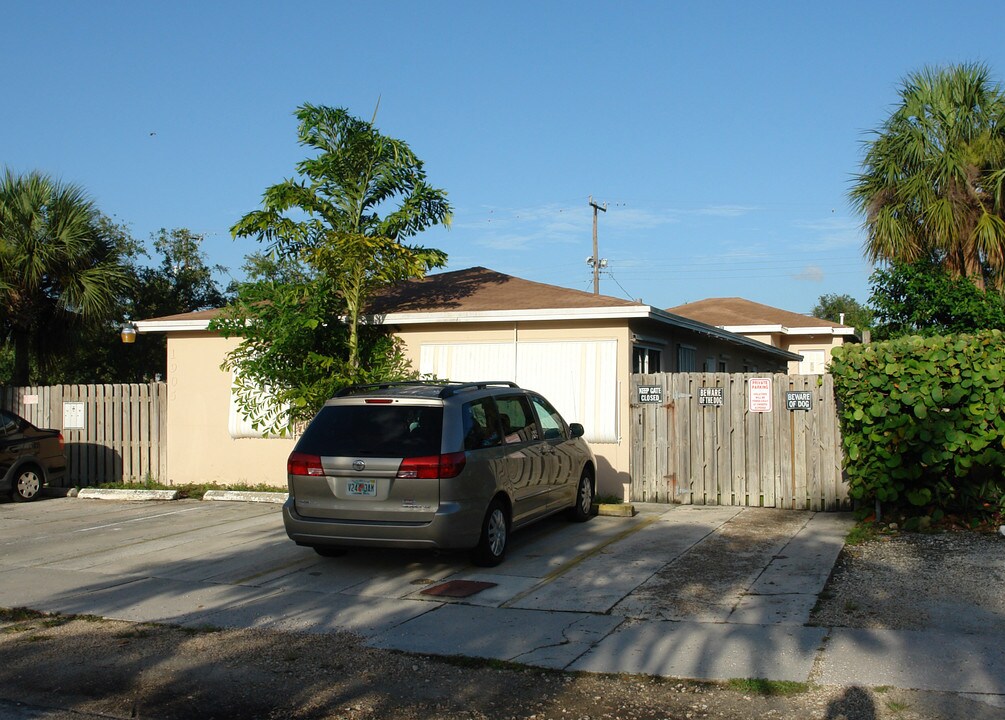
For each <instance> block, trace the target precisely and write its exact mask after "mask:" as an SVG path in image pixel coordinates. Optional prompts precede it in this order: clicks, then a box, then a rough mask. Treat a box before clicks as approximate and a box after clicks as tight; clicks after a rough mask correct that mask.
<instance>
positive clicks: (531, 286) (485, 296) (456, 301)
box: [145, 267, 642, 322]
mask: <svg viewBox="0 0 1005 720" xmlns="http://www.w3.org/2000/svg"><path fill="white" fill-rule="evenodd" d="M633 306H634V307H642V306H641V305H640V304H639V303H636V302H631V301H629V300H621V299H619V298H614V297H609V296H607V295H594V294H593V293H588V292H584V291H582V290H570V289H568V288H563V287H558V286H557V285H546V284H544V283H538V282H533V281H531V280H524V279H522V278H518V277H513V276H512V275H505V274H503V273H500V272H496V271H494V270H489V269H488V268H483V267H473V268H467V269H465V270H454V271H452V272H444V273H437V274H436V275H427V276H426V277H424V278H422V279H421V280H408V281H405V282H403V283H399V284H398V285H394V286H392V287H389V288H387V289H385V290H382V291H381V292H379V293H377V294H376V295H375V296H374V297H372V298H371V299H370V305H369V307H368V308H367V312H368V313H372V314H375V315H386V314H388V313H428V312H479V311H489V310H502V311H506V310H551V309H568V308H607V307H633ZM219 314H220V311H219V309H213V310H199V311H197V312H191V313H183V314H179V315H167V316H164V317H157V318H146V319H145V320H146V321H148V322H154V321H156V322H160V321H170V320H212V319H213V318H215V317H217V316H218V315H219Z"/></svg>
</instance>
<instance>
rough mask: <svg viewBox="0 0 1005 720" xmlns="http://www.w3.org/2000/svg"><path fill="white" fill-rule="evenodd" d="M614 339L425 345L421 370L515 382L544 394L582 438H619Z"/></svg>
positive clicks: (445, 375) (459, 377) (457, 377)
mask: <svg viewBox="0 0 1005 720" xmlns="http://www.w3.org/2000/svg"><path fill="white" fill-rule="evenodd" d="M617 368H618V343H617V340H591V341H553V342H520V343H445V344H428V345H427V344H424V345H422V347H421V348H420V352H419V372H421V373H422V374H423V375H435V376H436V377H438V378H440V379H444V380H455V381H462V382H463V381H475V380H513V381H515V382H516V383H517V384H518V385H520V387H523V388H527V389H528V390H535V391H537V392H539V393H541V394H542V395H544V396H545V397H546V398H548V400H550V401H551V403H552V404H553V405H554V406H555V408H556V409H557V410H558V411H559V412H560V413H561V414H562V417H564V418H565V419H566V421H567V422H578V423H581V424H582V425H583V426H584V427H585V428H586V439H587V440H588V441H590V442H597V443H616V442H618V375H617Z"/></svg>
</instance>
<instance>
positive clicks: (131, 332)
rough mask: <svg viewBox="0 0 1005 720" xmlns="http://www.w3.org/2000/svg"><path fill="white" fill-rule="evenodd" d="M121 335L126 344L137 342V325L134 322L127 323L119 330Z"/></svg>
mask: <svg viewBox="0 0 1005 720" xmlns="http://www.w3.org/2000/svg"><path fill="white" fill-rule="evenodd" d="M119 337H120V338H122V342H124V343H125V344H126V345H132V344H133V343H134V342H136V327H135V326H134V325H133V324H132V323H126V324H125V325H123V326H122V329H121V330H120V331H119Z"/></svg>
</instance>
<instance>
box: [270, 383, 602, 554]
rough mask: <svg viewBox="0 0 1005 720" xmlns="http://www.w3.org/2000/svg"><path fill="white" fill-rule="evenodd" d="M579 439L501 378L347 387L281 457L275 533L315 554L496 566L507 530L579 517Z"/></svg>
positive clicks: (590, 471)
mask: <svg viewBox="0 0 1005 720" xmlns="http://www.w3.org/2000/svg"><path fill="white" fill-rule="evenodd" d="M583 432H584V431H583V426H582V425H579V424H578V423H571V424H569V423H566V422H565V420H564V419H563V418H562V416H561V415H559V414H558V412H557V411H556V410H555V408H554V407H552V406H551V405H550V404H549V403H548V401H547V400H545V399H544V398H543V397H541V396H540V395H538V394H537V393H535V392H530V391H528V390H524V389H522V388H520V387H518V386H517V385H515V384H514V383H511V382H505V381H496V382H480V383H444V382H433V383H429V382H406V383H385V384H380V385H364V386H356V387H352V388H348V389H346V390H343V391H341V392H340V393H339V394H338V395H336V396H335V397H334V398H332V399H331V400H329V401H328V402H327V403H326V404H325V406H324V407H323V408H322V409H321V411H320V412H319V413H318V414H317V416H316V417H315V418H314V420H313V421H311V424H310V426H309V427H308V428H307V430H306V431H305V432H304V434H303V436H302V437H301V438H300V441H299V442H298V443H297V446H296V448H295V449H294V451H293V453H292V454H291V455H290V458H289V463H288V466H287V471H288V479H289V490H290V497H289V500H288V501H287V502H286V505H285V506H284V508H283V518H284V521H285V524H286V532H287V534H288V535H289V536H290V538H292V539H293V540H294V541H296V542H297V544H299V545H306V546H309V547H313V548H314V549H315V550H316V551H317V552H318V553H319V554H321V555H328V554H336V553H338V552H341V548H342V547H343V546H353V545H356V546H360V545H362V546H371V547H390V548H458V549H460V548H472V549H473V551H474V552H473V559H474V561H475V563H476V564H478V565H497V564H498V563H500V562H502V560H503V556H504V554H505V552H506V544H507V539H508V537H509V531H510V530H515V529H516V528H518V527H521V526H523V525H527V524H529V523H531V522H533V521H535V520H539V519H540V518H543V517H546V516H548V515H551V514H554V513H557V512H560V511H567V512H568V513H569V516H570V518H571V519H573V520H576V521H580V522H581V521H584V520H588V519H589V518H590V514H591V509H592V508H591V506H592V503H593V494H594V487H595V486H594V482H595V478H596V461H595V460H594V457H593V453H592V452H591V451H590V447H589V446H588V445H587V444H586V441H585V440H584V439H583Z"/></svg>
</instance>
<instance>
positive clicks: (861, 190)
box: [850, 64, 1005, 289]
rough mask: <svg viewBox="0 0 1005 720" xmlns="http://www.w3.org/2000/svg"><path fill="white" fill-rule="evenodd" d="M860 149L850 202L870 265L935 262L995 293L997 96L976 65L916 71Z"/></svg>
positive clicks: (1000, 170)
mask: <svg viewBox="0 0 1005 720" xmlns="http://www.w3.org/2000/svg"><path fill="white" fill-rule="evenodd" d="M900 97H901V102H900V105H899V106H898V107H897V108H896V109H895V110H894V112H893V114H892V115H891V116H890V118H889V119H888V120H887V121H886V122H885V123H884V124H883V126H882V127H881V128H880V129H879V130H877V131H876V132H875V138H874V139H873V140H872V141H871V142H869V143H868V144H867V150H866V155H865V160H864V162H863V171H862V173H861V174H859V175H858V176H857V178H856V180H855V184H854V186H853V187H852V189H851V191H850V198H851V201H852V203H853V205H854V206H855V207H856V209H857V210H858V211H859V212H860V213H861V214H862V215H864V216H865V229H866V231H867V239H866V244H865V252H866V255H867V257H868V258H869V259H870V260H872V261H873V262H876V261H885V262H907V263H912V262H914V261H916V260H918V259H919V258H922V257H932V258H935V259H936V260H937V261H938V262H939V263H940V264H941V265H942V266H943V267H944V268H945V269H946V270H947V271H948V272H949V273H950V274H951V275H952V276H954V277H959V276H961V275H962V276H966V277H968V278H970V279H971V280H973V282H974V283H975V284H976V285H977V286H978V287H981V288H983V287H984V283H985V280H986V279H991V280H992V281H993V282H994V284H995V285H996V286H997V287H998V288H999V289H1002V288H1005V194H1003V180H1005V97H1003V94H1002V90H1001V88H1000V87H999V86H998V85H997V84H996V83H993V82H992V81H991V79H990V73H989V70H988V68H987V67H986V66H984V65H980V64H972V65H956V66H951V67H947V68H941V69H931V68H926V69H924V70H922V71H920V72H916V73H914V74H912V75H910V76H909V77H908V78H907V79H906V80H905V81H904V83H903V85H902V87H901V90H900Z"/></svg>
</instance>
